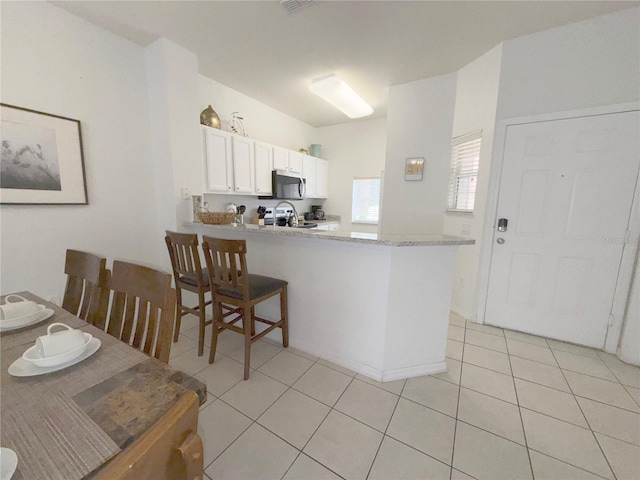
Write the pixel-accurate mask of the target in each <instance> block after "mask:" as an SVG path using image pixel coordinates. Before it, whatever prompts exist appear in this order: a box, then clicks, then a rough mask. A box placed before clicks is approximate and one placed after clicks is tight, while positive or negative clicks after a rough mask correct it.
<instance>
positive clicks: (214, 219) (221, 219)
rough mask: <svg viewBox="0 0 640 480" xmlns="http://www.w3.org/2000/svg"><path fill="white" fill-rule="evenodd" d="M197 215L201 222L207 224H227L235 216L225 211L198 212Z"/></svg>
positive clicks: (231, 221)
mask: <svg viewBox="0 0 640 480" xmlns="http://www.w3.org/2000/svg"><path fill="white" fill-rule="evenodd" d="M198 217H200V221H201V222H202V223H206V224H209V225H228V224H229V223H233V220H234V219H235V218H236V214H235V213H226V212H199V213H198Z"/></svg>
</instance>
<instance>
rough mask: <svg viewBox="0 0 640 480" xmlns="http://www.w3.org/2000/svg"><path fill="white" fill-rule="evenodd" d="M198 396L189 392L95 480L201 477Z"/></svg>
mask: <svg viewBox="0 0 640 480" xmlns="http://www.w3.org/2000/svg"><path fill="white" fill-rule="evenodd" d="M198 408H199V405H198V395H196V394H195V392H192V391H188V392H187V393H186V394H185V395H183V396H182V397H180V399H179V400H178V401H177V402H176V404H175V405H174V406H173V407H172V408H171V410H169V412H167V413H166V414H165V415H164V416H163V417H162V418H161V419H160V420H158V422H156V423H155V424H154V425H153V426H152V427H151V428H150V429H149V430H147V431H146V432H145V433H144V434H143V435H142V436H141V437H140V438H139V439H137V440H136V441H134V442H133V443H132V444H131V445H129V446H128V447H127V448H125V449H124V450H123V451H122V452H120V453H119V454H118V455H116V456H115V457H114V458H113V459H111V460H110V461H109V463H107V464H106V465H105V466H104V467H102V469H101V470H100V471H99V472H98V473H97V474H96V475H95V477H92V478H94V480H202V479H203V478H204V473H203V466H204V463H203V462H204V459H203V447H202V439H201V438H200V436H199V435H198Z"/></svg>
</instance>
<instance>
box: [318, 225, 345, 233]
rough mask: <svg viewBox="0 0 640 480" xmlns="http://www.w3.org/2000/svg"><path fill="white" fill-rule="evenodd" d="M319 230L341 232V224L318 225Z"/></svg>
mask: <svg viewBox="0 0 640 480" xmlns="http://www.w3.org/2000/svg"><path fill="white" fill-rule="evenodd" d="M318 230H329V231H333V230H340V224H339V223H323V224H320V225H318Z"/></svg>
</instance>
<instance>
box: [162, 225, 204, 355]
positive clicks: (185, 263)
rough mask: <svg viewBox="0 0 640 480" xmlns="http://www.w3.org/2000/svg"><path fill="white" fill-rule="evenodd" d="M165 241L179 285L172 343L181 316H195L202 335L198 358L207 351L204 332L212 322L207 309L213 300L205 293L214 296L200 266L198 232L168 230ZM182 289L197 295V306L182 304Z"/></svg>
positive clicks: (176, 339) (199, 342) (180, 321)
mask: <svg viewBox="0 0 640 480" xmlns="http://www.w3.org/2000/svg"><path fill="white" fill-rule="evenodd" d="M166 233H167V236H166V237H165V239H164V240H165V242H166V243H167V248H168V249H169V258H171V267H172V268H173V278H174V281H175V284H176V298H177V308H176V321H175V331H174V333H173V341H174V342H177V341H178V335H179V334H180V324H181V323H182V317H183V316H184V315H187V314H189V313H192V314H193V315H196V316H197V317H198V318H199V319H200V332H199V335H198V356H201V355H202V354H203V352H204V330H205V327H206V326H207V325H210V324H211V323H212V321H211V320H209V321H207V318H206V316H205V309H206V306H207V305H210V304H211V300H208V301H206V300H205V294H206V293H207V292H208V293H211V288H210V287H209V274H208V272H207V270H206V269H203V268H202V267H201V264H200V254H199V252H198V235H197V234H196V233H193V234H191V233H176V232H170V231H169V230H167V231H166ZM182 289H185V290H188V291H190V292H193V293H195V294H197V295H198V305H197V306H195V307H191V306H188V305H184V304H183V303H182Z"/></svg>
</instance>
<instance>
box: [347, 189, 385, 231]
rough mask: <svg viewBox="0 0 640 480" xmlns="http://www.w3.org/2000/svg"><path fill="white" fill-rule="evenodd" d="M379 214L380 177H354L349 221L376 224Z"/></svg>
mask: <svg viewBox="0 0 640 480" xmlns="http://www.w3.org/2000/svg"><path fill="white" fill-rule="evenodd" d="M379 215H380V178H354V179H353V197H352V202H351V222H352V223H369V224H374V225H375V224H377V223H378V217H379Z"/></svg>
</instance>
